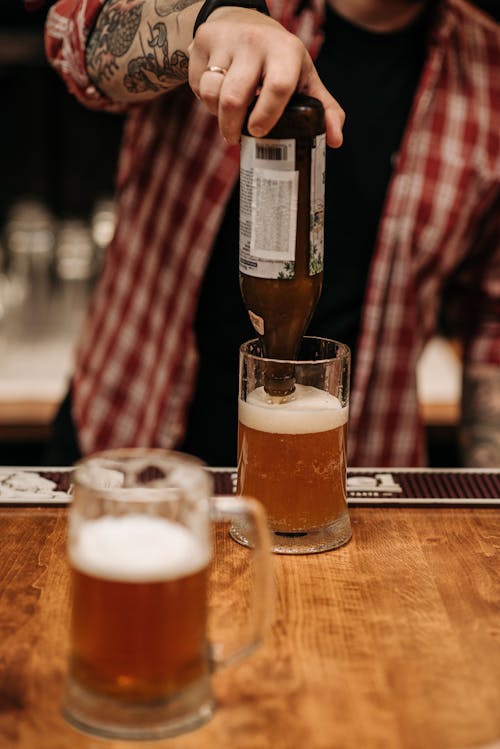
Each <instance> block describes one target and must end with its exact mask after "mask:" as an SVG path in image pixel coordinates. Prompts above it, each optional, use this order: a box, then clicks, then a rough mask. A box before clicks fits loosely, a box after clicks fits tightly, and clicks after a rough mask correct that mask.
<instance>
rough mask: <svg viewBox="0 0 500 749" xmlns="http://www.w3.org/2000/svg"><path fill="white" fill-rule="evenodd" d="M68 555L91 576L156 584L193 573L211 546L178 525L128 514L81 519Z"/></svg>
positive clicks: (165, 520) (74, 531) (74, 564)
mask: <svg viewBox="0 0 500 749" xmlns="http://www.w3.org/2000/svg"><path fill="white" fill-rule="evenodd" d="M69 557H70V561H71V564H72V565H73V566H74V567H76V568H77V569H78V570H80V571H81V572H85V573H86V574H87V575H92V576H93V577H101V578H106V579H108V580H120V581H123V582H156V581H163V580H174V579H176V578H179V577H185V576H186V575H191V574H193V573H194V572H197V571H198V570H200V569H201V568H203V567H205V566H206V565H207V564H208V561H209V549H208V542H207V543H200V542H199V541H198V539H197V538H196V536H195V535H194V533H193V532H192V531H190V530H189V528H186V527H185V526H183V525H180V524H179V523H173V522H172V521H171V520H167V519H166V518H161V517H152V516H146V515H139V514H133V513H131V514H129V515H123V516H121V517H102V518H98V519H97V520H85V521H83V522H81V523H80V524H79V525H78V526H77V528H74V529H72V531H71V533H70V544H69Z"/></svg>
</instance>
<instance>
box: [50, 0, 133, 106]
mask: <svg viewBox="0 0 500 749" xmlns="http://www.w3.org/2000/svg"><path fill="white" fill-rule="evenodd" d="M104 2H105V0H58V2H56V3H55V4H54V5H53V6H52V7H51V8H50V10H49V13H48V15H47V21H46V24H45V52H46V55H47V58H48V60H49V62H50V64H51V65H52V66H53V67H54V68H55V70H56V71H57V72H58V73H59V75H60V76H61V77H62V79H63V80H64V82H65V83H66V86H67V87H68V90H69V91H70V92H71V93H72V94H74V96H76V98H77V99H78V100H79V101H80V102H81V103H82V104H84V105H85V106H86V107H89V108H90V109H102V110H107V111H109V112H123V111H125V110H126V109H128V108H129V107H130V104H129V105H126V104H123V103H121V104H118V103H116V102H114V101H112V100H111V99H109V98H107V97H106V96H103V95H102V94H101V93H100V92H99V91H98V90H97V89H96V87H95V86H94V85H93V83H92V81H91V80H90V78H89V76H88V74H87V70H86V68H85V47H86V44H87V39H88V36H89V34H90V32H91V31H92V29H93V28H94V25H95V23H96V20H97V17H98V15H99V13H100V11H101V8H102V6H103V5H104Z"/></svg>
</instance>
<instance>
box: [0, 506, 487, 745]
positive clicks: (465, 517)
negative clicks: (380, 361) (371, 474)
mask: <svg viewBox="0 0 500 749" xmlns="http://www.w3.org/2000/svg"><path fill="white" fill-rule="evenodd" d="M66 513H67V510H66V508H4V509H2V510H0V747H2V749H11V748H12V749H13V748H15V749H100V748H101V747H102V748H103V749H104V748H105V747H109V748H110V749H111V748H113V749H118V748H119V747H120V749H126V748H127V747H133V746H151V747H164V748H165V749H169V748H170V747H171V748H172V749H295V748H297V749H299V748H300V749H302V748H303V747H306V748H307V749H479V747H483V746H485V745H488V744H496V742H498V741H500V562H499V556H500V555H499V549H500V513H499V512H498V510H495V509H472V508H446V509H444V508H389V509H388V508H353V509H352V510H351V519H352V523H353V531H354V535H353V540H352V541H351V543H349V544H348V545H347V546H345V547H344V548H342V549H338V550H336V551H333V552H329V553H324V554H318V555H310V556H302V557H280V556H274V557H273V564H274V575H275V581H276V591H275V611H274V620H273V625H272V629H271V631H270V634H269V636H268V638H267V640H266V642H265V644H264V645H263V646H262V647H261V648H260V650H258V651H257V652H255V653H254V654H253V655H252V656H250V657H249V658H247V659H246V660H244V661H242V662H240V663H239V664H235V665H233V666H231V667H229V668H227V669H225V670H224V671H221V672H219V673H217V674H216V675H215V676H214V691H215V694H216V697H217V702H218V708H217V712H216V714H215V716H214V717H213V719H212V720H211V721H210V722H209V723H207V724H206V725H205V726H203V727H202V728H200V729H198V730H196V731H193V732H192V733H189V734H184V735H183V736H179V737H176V738H173V739H166V740H163V741H159V742H143V743H141V744H134V743H133V742H118V741H114V742H113V741H103V740H99V739H96V738H92V737H87V736H85V735H84V734H81V733H78V732H77V731H75V730H74V729H73V728H71V727H70V726H68V725H67V724H66V723H65V722H64V721H63V719H62V718H61V717H60V713H59V703H60V694H61V687H62V681H63V676H64V669H65V661H66V654H67V624H68V608H69V591H70V578H69V570H68V567H67V562H66V557H65V535H66V517H67V515H66ZM222 546H223V547H224V548H223V552H224V554H225V555H226V561H223V562H219V563H218V566H217V567H216V572H217V577H218V581H217V593H216V595H217V596H219V601H218V603H220V605H221V606H222V609H223V610H225V613H226V616H227V617H229V616H231V612H235V616H236V615H237V614H239V613H240V612H241V610H242V607H243V604H242V599H241V594H240V592H239V587H238V581H237V580H235V579H234V576H233V575H232V574H227V570H228V569H231V565H232V564H233V561H234V560H233V561H231V559H232V556H233V555H236V556H235V559H236V560H237V557H238V554H241V547H237V545H236V544H234V543H233V542H232V541H230V540H229V539H227V537H226V536H224V540H223V543H222ZM237 563H238V562H237ZM227 565H229V566H227Z"/></svg>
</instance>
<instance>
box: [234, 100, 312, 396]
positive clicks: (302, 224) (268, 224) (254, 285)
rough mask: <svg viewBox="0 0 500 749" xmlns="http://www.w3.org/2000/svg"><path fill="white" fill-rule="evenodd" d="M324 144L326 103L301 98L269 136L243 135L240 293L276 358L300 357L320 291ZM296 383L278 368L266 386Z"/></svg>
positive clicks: (272, 389)
mask: <svg viewBox="0 0 500 749" xmlns="http://www.w3.org/2000/svg"><path fill="white" fill-rule="evenodd" d="M250 111H251V110H250ZM325 144H326V138H325V116H324V110H323V105H322V104H321V102H320V101H318V100H317V99H314V98H312V97H309V96H304V95H301V94H296V95H294V96H293V97H292V99H291V100H290V102H289V103H288V105H287V107H286V109H285V111H284V112H283V115H282V116H281V118H280V120H279V121H278V123H277V124H276V125H275V126H274V128H273V129H272V130H271V131H270V132H269V133H268V134H267V135H266V136H265V137H264V138H253V137H252V136H251V135H250V134H249V132H248V129H247V124H246V123H245V125H244V128H243V131H242V138H241V161H240V256H239V277H240V288H241V293H242V297H243V301H244V303H245V306H246V308H247V310H248V314H249V317H250V321H251V322H252V325H253V326H254V328H255V330H256V332H257V335H258V336H259V338H260V341H261V344H262V347H263V355H264V356H266V357H268V358H270V359H288V360H290V359H295V358H296V355H297V353H298V349H299V346H300V342H301V340H302V337H303V335H304V333H305V331H306V328H307V325H308V324H309V321H310V319H311V317H312V314H313V312H314V310H315V308H316V304H317V302H318V299H319V296H320V293H321V288H322V283H323V223H324V190H325V187H324V183H325V151H326V145H325ZM293 382H294V381H293V377H292V376H291V374H290V371H289V368H287V367H284V366H283V365H273V366H272V367H271V368H270V369H269V372H268V376H267V378H266V383H265V387H266V390H267V391H268V392H269V393H274V394H281V395H284V394H286V393H290V392H292V391H293Z"/></svg>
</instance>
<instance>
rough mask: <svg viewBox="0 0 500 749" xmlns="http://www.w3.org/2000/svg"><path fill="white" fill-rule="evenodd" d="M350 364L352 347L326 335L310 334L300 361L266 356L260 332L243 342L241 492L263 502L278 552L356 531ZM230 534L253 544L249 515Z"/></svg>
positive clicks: (324, 544) (310, 547)
mask: <svg viewBox="0 0 500 749" xmlns="http://www.w3.org/2000/svg"><path fill="white" fill-rule="evenodd" d="M349 368H350V351H349V348H348V347H347V346H346V345H345V344H342V343H338V342H337V341H332V340H329V339H327V338H315V337H312V336H306V337H305V338H304V339H303V342H302V347H301V350H300V352H299V356H298V357H297V360H293V361H292V360H291V361H285V360H276V359H267V358H265V357H263V356H262V348H261V344H260V342H259V341H258V340H257V339H254V340H251V341H248V342H247V343H244V344H243V345H242V346H241V348H240V381H239V402H238V484H237V492H238V494H242V495H243V494H244V495H250V496H252V497H256V498H257V499H259V500H260V501H261V502H262V504H263V505H264V507H265V510H266V513H267V517H268V522H269V527H270V530H271V537H272V539H271V542H272V549H273V551H274V552H276V553H280V554H305V553H310V552H319V551H327V550H328V549H334V548H336V547H338V546H341V545H342V544H345V543H346V542H347V541H349V539H350V538H351V524H350V520H349V514H348V510H347V469H346V448H347V424H348V414H349ZM280 390H281V392H286V393H288V394H287V395H282V396H281V395H276V393H279V392H280ZM231 535H232V536H233V538H235V539H236V540H237V541H240V543H243V544H247V543H249V538H247V535H246V529H245V524H244V522H243V523H242V522H240V521H238V522H237V523H235V524H233V526H232V528H231Z"/></svg>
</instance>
